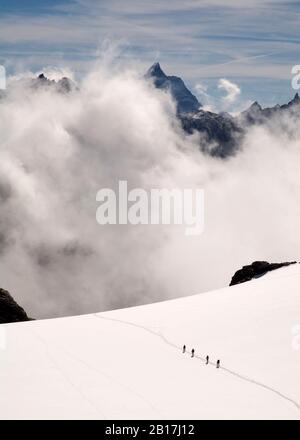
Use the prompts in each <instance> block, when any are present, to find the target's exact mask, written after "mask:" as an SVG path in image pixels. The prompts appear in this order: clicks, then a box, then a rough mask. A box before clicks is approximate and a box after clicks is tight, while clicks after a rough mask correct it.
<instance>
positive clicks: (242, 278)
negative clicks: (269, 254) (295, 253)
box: [230, 261, 297, 286]
mask: <svg viewBox="0 0 300 440" xmlns="http://www.w3.org/2000/svg"><path fill="white" fill-rule="evenodd" d="M291 264H297V262H296V261H293V262H291V263H272V264H271V263H268V262H267V261H255V262H254V263H252V264H250V265H249V266H244V267H243V268H242V269H240V270H238V271H237V272H236V273H235V274H234V276H233V278H232V280H231V283H230V286H234V285H236V284H241V283H246V282H247V281H251V280H252V279H253V278H259V277H261V276H262V275H265V274H266V273H267V272H271V271H273V270H276V269H280V268H281V267H285V266H290V265H291Z"/></svg>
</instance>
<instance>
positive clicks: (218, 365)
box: [217, 360, 221, 368]
mask: <svg viewBox="0 0 300 440" xmlns="http://www.w3.org/2000/svg"><path fill="white" fill-rule="evenodd" d="M220 363H221V362H220V360H218V361H217V368H220Z"/></svg>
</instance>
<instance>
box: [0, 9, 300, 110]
mask: <svg viewBox="0 0 300 440" xmlns="http://www.w3.org/2000/svg"><path fill="white" fill-rule="evenodd" d="M105 41H106V42H107V41H111V42H113V44H118V45H119V49H118V56H119V57H121V58H124V59H126V60H127V61H131V62H133V63H135V64H137V65H138V66H139V68H140V69H141V70H143V69H146V68H147V67H148V66H149V65H150V64H152V63H153V62H154V61H157V60H158V61H160V63H161V65H162V67H163V69H164V70H165V71H166V73H169V74H177V75H180V76H182V77H183V78H184V80H185V81H186V83H187V84H188V86H189V87H190V88H191V89H192V90H193V91H194V92H195V90H196V88H197V90H198V91H199V90H200V89H201V87H203V89H204V90H206V92H205V93H207V95H209V96H211V97H212V99H214V97H218V96H219V95H220V93H221V92H220V90H219V89H218V87H217V85H218V80H219V79H220V78H226V79H228V80H229V81H232V82H233V83H235V84H237V85H238V86H239V87H240V89H241V94H240V97H239V99H240V100H241V105H242V104H243V102H248V101H253V100H258V101H260V102H262V104H265V105H267V104H274V103H277V102H279V103H282V102H285V101H287V100H288V99H290V98H291V96H292V95H293V94H294V90H292V88H291V68H292V66H294V65H295V64H300V2H295V1H288V0H287V1H282V0H249V1H247V2H243V1H241V0H172V1H170V0H160V1H158V0H152V1H144V0H127V1H126V2H125V1H124V0H52V1H48V0H44V1H36V0H26V1H24V0H23V1H22V0H11V1H3V0H0V63H2V64H5V65H6V67H7V69H8V71H9V72H11V73H13V72H15V73H17V72H19V71H22V70H27V69H28V70H34V71H36V70H40V69H42V68H44V67H46V66H57V67H70V68H71V69H73V70H74V71H75V72H77V73H78V75H80V74H82V73H83V72H84V71H85V70H87V69H89V67H90V65H91V64H92V63H93V62H94V60H95V59H96V58H97V56H98V54H99V51H100V50H101V49H100V48H101V47H102V45H103V42H105ZM197 85H198V87H196V86H197ZM199 86H200V87H199ZM200 98H201V99H202V98H203V99H204V100H205V99H206V98H205V96H204V95H203V96H200Z"/></svg>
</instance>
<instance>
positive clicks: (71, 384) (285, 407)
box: [0, 265, 300, 419]
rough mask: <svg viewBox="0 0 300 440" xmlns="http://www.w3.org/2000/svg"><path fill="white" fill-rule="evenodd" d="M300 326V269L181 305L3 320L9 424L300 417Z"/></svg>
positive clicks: (0, 372) (0, 413) (1, 368)
mask: <svg viewBox="0 0 300 440" xmlns="http://www.w3.org/2000/svg"><path fill="white" fill-rule="evenodd" d="M299 325H300V266H299V265H295V266H290V267H288V268H284V269H280V270H277V271H275V272H272V273H269V274H267V275H265V276H264V277H261V278H259V279H256V280H253V281H251V282H249V283H245V284H241V285H238V286H234V287H230V288H229V287H228V288H225V289H222V290H219V291H214V292H209V293H206V294H201V295H196V296H191V297H186V298H183V299H179V300H172V301H167V302H163V303H158V304H152V305H147V306H142V307H136V308H131V309H124V310H118V311H113V312H109V313H100V314H94V315H87V316H79V317H72V318H63V319H54V320H45V321H36V322H29V323H18V324H8V325H3V326H1V334H2V337H1V341H2V344H1V347H2V349H1V347H0V387H1V392H0V418H1V419H300V337H299V334H298V335H297V333H295V329H296V330H297V326H299ZM293 332H294V333H293ZM299 333H300V332H299ZM4 336H5V337H4ZM4 339H6V347H5V344H4ZM298 342H299V344H298ZM184 344H186V345H187V349H188V351H189V352H190V350H191V349H192V348H195V350H196V357H195V358H194V359H192V358H191V357H190V354H189V353H186V354H182V346H183V345H184ZM298 348H299V349H298ZM206 355H209V356H210V358H211V361H212V363H211V364H210V365H208V366H206V365H205V363H204V362H203V358H205V357H206ZM217 359H220V360H221V367H222V368H221V369H219V370H217V369H216V367H215V362H216V360H217Z"/></svg>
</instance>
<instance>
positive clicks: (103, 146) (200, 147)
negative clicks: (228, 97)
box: [0, 63, 300, 319]
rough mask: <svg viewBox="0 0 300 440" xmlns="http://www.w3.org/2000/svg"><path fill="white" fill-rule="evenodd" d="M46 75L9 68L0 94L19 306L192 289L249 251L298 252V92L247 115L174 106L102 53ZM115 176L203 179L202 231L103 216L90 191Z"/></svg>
mask: <svg viewBox="0 0 300 440" xmlns="http://www.w3.org/2000/svg"><path fill="white" fill-rule="evenodd" d="M157 70H158V66H156V68H155V69H153V70H152V73H155V72H157ZM160 70H162V69H161V68H160ZM49 71H50V70H49ZM159 74H160V76H161V75H162V73H161V72H159ZM46 76H47V75H46V74H45V75H42V74H41V75H40V76H39V77H38V78H32V77H31V78H27V80H24V81H19V82H17V81H15V82H16V84H15V83H13V79H11V80H9V81H8V84H9V87H8V89H7V91H6V94H5V95H6V97H4V99H1V101H0V142H1V149H0V159H1V160H0V201H1V203H0V214H1V215H0V244H1V252H0V263H1V283H0V287H1V288H3V289H5V290H6V291H9V292H10V293H11V294H12V295H13V297H14V299H15V301H16V302H17V303H18V304H20V305H21V306H22V307H24V310H25V311H26V313H27V314H28V316H29V317H33V318H37V319H39V318H49V317H58V316H69V315H74V314H81V313H90V312H93V311H95V310H99V311H100V310H102V311H105V310H112V309H115V308H122V307H128V306H134V305H138V304H146V303H153V302H155V301H160V300H163V299H168V298H175V297H180V296H184V295H187V294H191V293H201V292H204V291H209V290H212V289H216V288H220V287H223V286H225V285H227V284H228V283H229V280H230V278H231V277H232V275H233V273H234V271H235V270H236V269H237V268H239V267H242V266H244V265H247V264H250V263H251V262H253V261H258V260H261V261H270V262H280V261H296V260H299V248H300V238H299V237H297V235H295V233H294V231H295V230H297V229H298V226H299V216H300V211H299V210H300V208H299V203H298V201H299V197H300V196H299V170H298V164H299V160H300V159H299V155H300V148H299V139H300V134H299V123H298V117H297V109H298V105H297V97H296V98H295V100H294V101H295V103H290V104H288V105H287V106H282V108H281V107H280V108H279V107H276V108H275V109H274V115H271V116H270V117H266V116H264V120H263V121H261V118H257V119H255V121H256V122H255V121H254V122H255V123H253V122H251V123H250V122H242V120H243V119H245V115H239V117H233V116H231V115H229V114H224V113H219V114H218V113H213V112H207V111H205V109H204V108H203V107H201V103H199V105H200V107H199V108H197V110H193V111H191V112H179V111H178V110H177V112H176V107H175V105H174V97H173V98H172V94H171V92H170V88H169V86H167V88H164V87H163V88H158V89H156V88H155V84H154V82H153V79H155V78H148V79H145V78H144V75H140V73H139V72H137V71H135V70H133V69H131V68H130V69H128V70H124V69H123V68H122V69H120V68H119V66H117V67H116V68H114V66H112V65H111V64H110V63H107V64H105V63H103V65H101V66H97V68H96V69H95V70H91V72H89V74H88V75H87V76H86V77H84V78H82V80H81V82H80V84H78V87H77V86H74V87H66V88H63V91H64V92H63V93H61V91H62V87H61V84H62V83H63V84H64V83H66V84H69V80H67V79H65V80H64V81H63V82H59V81H57V80H56V81H51V80H48V79H47V78H46ZM49 76H50V75H49ZM62 76H63V75H62ZM165 76H166V77H168V75H165ZM53 77H55V78H57V79H58V78H59V77H58V76H57V75H56V76H54V75H53ZM69 77H70V78H72V76H71V74H70V76H69ZM51 78H52V76H51ZM168 78H170V77H168ZM171 78H172V77H171ZM169 81H171V79H167V83H168V82H169ZM164 82H165V81H164ZM177 83H178V84H180V85H181V87H180V90H181V92H180V93H178V89H176V90H177V92H176V93H177V95H176V96H177V100H178V99H181V97H182V96H184V102H185V103H186V102H189V101H190V100H191V102H192V103H194V102H195V100H194V98H193V97H191V95H190V94H189V92H188V91H187V88H186V86H185V85H184V84H183V83H182V82H178V81H177ZM71 84H72V83H71ZM70 89H72V90H70ZM74 89H75V90H74ZM197 106H198V103H197ZM255 107H257V105H255ZM257 113H258V114H259V113H262V114H264V115H265V114H266V113H265V112H264V109H260V108H258V109H257ZM277 115H278V117H277ZM279 115H280V116H279ZM267 116H268V115H267ZM182 126H183V128H184V129H182ZM193 127H195V128H193ZM225 135H226V136H227V137H226V136H225ZM209 139H215V141H213V140H212V141H209ZM239 140H240V141H239ZM220 157H221V158H223V157H224V158H226V160H220ZM120 179H122V180H123V179H124V180H127V181H128V187H130V188H144V189H145V190H146V191H148V190H151V188H157V189H161V188H179V189H184V188H201V189H204V191H205V200H206V207H205V229H204V233H203V234H202V235H201V236H199V237H198V238H197V239H194V240H189V239H187V238H186V237H185V236H184V232H183V231H182V229H181V228H180V227H177V226H176V225H166V226H165V227H163V226H162V227H160V226H158V227H156V226H153V227H152V226H150V225H149V226H145V227H143V226H141V227H133V226H130V225H128V227H126V226H124V227H123V226H122V225H116V226H112V227H111V228H110V227H100V226H99V225H98V224H97V222H96V210H97V207H98V204H97V203H96V194H97V192H98V191H99V189H101V188H111V189H112V190H115V191H117V186H118V182H119V180H120ZM287 213H288V215H287Z"/></svg>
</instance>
